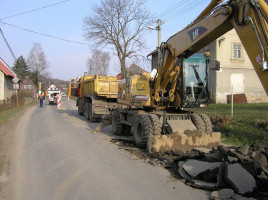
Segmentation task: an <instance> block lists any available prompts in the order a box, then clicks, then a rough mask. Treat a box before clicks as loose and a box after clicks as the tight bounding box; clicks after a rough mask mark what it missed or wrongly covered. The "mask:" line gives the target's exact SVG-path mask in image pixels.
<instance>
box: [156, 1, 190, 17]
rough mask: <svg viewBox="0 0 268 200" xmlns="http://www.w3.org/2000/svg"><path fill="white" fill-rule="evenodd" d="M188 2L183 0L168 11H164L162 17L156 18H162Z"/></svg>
mask: <svg viewBox="0 0 268 200" xmlns="http://www.w3.org/2000/svg"><path fill="white" fill-rule="evenodd" d="M187 1H188V0H182V1H181V2H178V3H176V4H175V5H173V6H172V7H170V8H168V9H167V10H166V11H164V12H163V13H161V14H160V15H157V16H156V18H161V17H163V16H164V15H166V14H167V13H168V12H172V11H173V10H175V9H176V8H177V7H179V6H181V5H183V4H184V3H186V2H187Z"/></svg>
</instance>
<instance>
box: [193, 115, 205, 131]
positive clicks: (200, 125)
mask: <svg viewBox="0 0 268 200" xmlns="http://www.w3.org/2000/svg"><path fill="white" fill-rule="evenodd" d="M191 119H192V122H193V123H194V125H195V127H196V128H197V130H199V131H200V133H201V134H203V133H205V131H206V127H205V124H204V121H203V120H202V118H201V117H200V116H199V115H198V114H195V113H193V114H191Z"/></svg>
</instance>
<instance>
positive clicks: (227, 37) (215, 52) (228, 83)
mask: <svg viewBox="0 0 268 200" xmlns="http://www.w3.org/2000/svg"><path fill="white" fill-rule="evenodd" d="M233 44H241V41H240V39H239V38H238V35H237V34H236V32H235V30H234V29H233V30H231V31H229V32H227V33H226V34H224V35H223V36H221V37H219V38H218V39H217V40H216V41H214V42H212V43H211V44H210V45H209V46H208V47H207V48H208V49H209V50H210V52H211V55H212V56H211V58H213V59H214V58H216V59H217V60H218V61H219V62H220V64H221V70H220V71H217V72H216V73H215V72H213V73H211V74H212V75H211V83H210V85H212V86H213V87H212V93H213V92H215V90H216V102H217V103H226V102H227V95H230V94H231V87H232V85H233V91H234V94H245V95H246V97H247V100H248V102H250V103H259V102H268V97H267V95H266V93H265V91H264V89H263V87H262V85H261V83H260V80H259V78H258V77H257V74H256V72H255V70H254V68H253V66H252V64H251V62H250V60H249V58H248V56H247V53H246V51H245V49H244V48H243V46H242V44H241V58H234V56H233V55H234V54H233ZM214 76H215V77H214ZM212 81H215V82H212ZM214 86H215V88H214Z"/></svg>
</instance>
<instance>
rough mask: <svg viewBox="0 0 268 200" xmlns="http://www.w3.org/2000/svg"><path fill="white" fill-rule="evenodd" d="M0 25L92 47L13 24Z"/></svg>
mask: <svg viewBox="0 0 268 200" xmlns="http://www.w3.org/2000/svg"><path fill="white" fill-rule="evenodd" d="M0 23H2V24H5V25H8V26H11V27H14V28H17V29H21V30H24V31H27V32H31V33H35V34H38V35H42V36H46V37H50V38H53V39H57V40H61V41H65V42H70V43H76V44H81V45H86V46H92V45H90V44H87V43H84V42H78V41H73V40H69V39H64V38H60V37H58V36H53V35H49V34H46V33H40V32H37V31H33V30H30V29H26V28H22V27H19V26H16V25H13V24H9V23H6V22H3V21H0Z"/></svg>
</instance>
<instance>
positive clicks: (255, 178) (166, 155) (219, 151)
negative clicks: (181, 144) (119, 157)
mask: <svg viewBox="0 0 268 200" xmlns="http://www.w3.org/2000/svg"><path fill="white" fill-rule="evenodd" d="M133 140H134V139H133ZM112 141H113V142H114V143H116V144H117V145H118V146H120V148H122V149H125V150H126V151H129V152H131V153H132V154H134V155H136V156H138V157H139V158H141V159H144V160H145V163H148V164H150V165H152V166H154V167H164V168H166V169H167V170H168V171H169V172H170V173H171V175H172V176H173V177H175V178H177V179H178V180H179V181H181V182H182V183H185V184H187V185H189V186H192V187H196V188H199V189H205V190H209V191H211V192H212V193H211V199H217V200H218V199H225V200H226V199H232V200H247V199H260V200H264V199H268V189H267V188H268V162H267V158H268V155H267V153H268V145H261V144H254V145H251V146H249V145H244V146H242V147H235V146H217V147H215V148H213V149H207V148H195V149H192V150H189V151H188V152H184V153H183V152H175V151H165V152H161V151H160V152H148V151H149V149H147V151H146V150H145V149H139V148H137V147H136V146H135V144H134V141H130V140H129V139H128V140H127V139H126V138H123V137H122V136H120V138H117V139H116V140H115V139H114V140H112ZM233 192H234V195H233ZM225 195H226V196H228V195H229V196H231V197H230V198H229V197H228V198H225V197H226V196H225Z"/></svg>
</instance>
